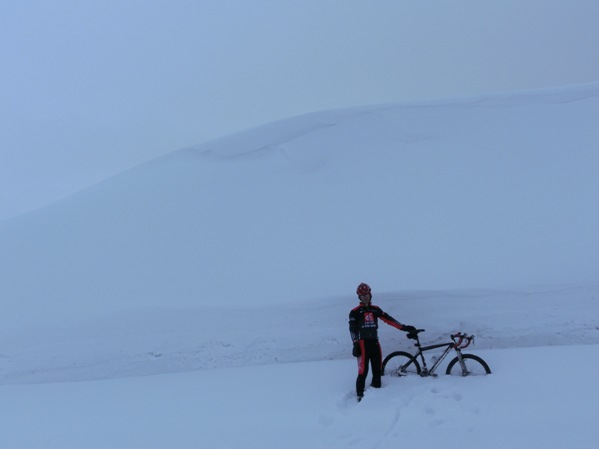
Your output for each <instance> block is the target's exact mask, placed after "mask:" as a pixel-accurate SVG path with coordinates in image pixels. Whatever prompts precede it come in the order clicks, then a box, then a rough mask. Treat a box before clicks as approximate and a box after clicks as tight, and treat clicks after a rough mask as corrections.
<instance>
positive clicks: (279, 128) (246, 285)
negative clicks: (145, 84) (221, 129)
mask: <svg viewBox="0 0 599 449" xmlns="http://www.w3.org/2000/svg"><path fill="white" fill-rule="evenodd" d="M597 117H599V85H597V84H593V85H585V86H575V87H570V88H563V89H554V90H543V91H538V92H522V93H506V94H495V95H488V96H483V97H475V98H461V99H449V100H445V101H439V102H434V103H419V104H397V105H393V104H391V105H384V106H376V107H375V106H373V107H366V108H361V109H352V110H342V111H328V112H321V113H317V114H312V115H308V116H302V117H296V118H291V119H288V120H283V121H280V122H276V123H272V124H269V125H265V126H263V127H260V128H257V129H253V130H249V131H247V132H241V133H238V134H236V135H233V136H230V137H227V138H224V139H221V140H218V141H214V142H208V143H205V144H202V145H199V146H197V147H195V148H190V149H185V150H181V151H176V152H174V153H172V154H170V155H168V156H167V157H164V158H160V159H156V160H154V161H152V162H150V163H148V164H145V165H143V166H140V167H138V168H136V169H134V170H131V171H128V172H125V173H122V174H120V175H118V176H115V177H114V178H111V179H109V180H108V181H106V182H103V183H101V184H98V185H96V186H94V187H92V188H89V189H86V190H84V191H82V192H80V193H78V194H76V195H74V196H72V197H69V198H68V199H66V200H63V201H61V202H59V203H56V204H54V205H52V206H50V207H47V208H45V209H42V210H39V211H37V212H34V213H30V214H27V215H24V216H21V217H19V218H17V219H13V220H10V221H6V222H3V223H1V224H0V248H1V250H2V258H1V259H0V272H1V273H2V282H0V298H2V305H3V314H2V318H1V319H0V320H1V324H2V326H3V327H6V326H13V325H14V326H17V327H22V326H24V325H28V324H30V323H34V322H48V321H52V320H54V321H64V320H68V319H69V318H80V317H81V316H82V315H86V314H87V315H88V316H94V315H96V314H98V313H104V312H113V311H119V310H123V309H130V308H134V307H138V306H166V307H199V306H203V305H205V304H207V303H210V304H214V303H216V304H219V305H237V304H273V303H281V302H285V303H288V302H294V301H295V302H297V301H303V300H305V299H308V298H318V297H328V296H331V295H333V296H335V295H346V294H351V292H352V291H353V289H354V287H355V284H356V282H359V281H361V280H367V281H368V282H371V283H372V284H373V285H374V286H376V287H377V289H378V290H379V291H381V292H384V291H397V290H401V289H421V288H424V289H431V288H433V289H435V288H454V287H465V288H470V287H485V288H486V287H497V286H499V287H504V286H511V285H522V284H530V283H532V284H534V283H546V282H556V283H560V282H571V281H588V280H592V279H596V276H597V267H599V252H598V251H596V248H597V247H599V233H597V232H596V230H597V229H599V209H598V208H597V207H596V204H595V203H596V199H597V193H598V192H599V176H597V175H598V173H599V153H598V152H597V151H596V147H597V142H599V127H597V126H596V118H597Z"/></svg>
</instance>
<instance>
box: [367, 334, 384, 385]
mask: <svg viewBox="0 0 599 449" xmlns="http://www.w3.org/2000/svg"><path fill="white" fill-rule="evenodd" d="M370 363H372V383H371V385H372V386H373V387H374V388H381V373H382V371H383V353H382V351H381V344H380V343H379V342H378V341H377V342H376V346H374V347H373V348H372V350H371V351H370Z"/></svg>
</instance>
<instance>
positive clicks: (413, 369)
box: [383, 329, 491, 377]
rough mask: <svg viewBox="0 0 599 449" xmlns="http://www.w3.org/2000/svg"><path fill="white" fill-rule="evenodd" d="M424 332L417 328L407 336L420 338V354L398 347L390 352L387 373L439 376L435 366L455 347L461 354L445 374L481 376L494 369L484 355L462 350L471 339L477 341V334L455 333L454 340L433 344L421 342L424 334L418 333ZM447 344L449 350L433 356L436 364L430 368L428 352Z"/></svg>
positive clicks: (458, 354) (385, 373)
mask: <svg viewBox="0 0 599 449" xmlns="http://www.w3.org/2000/svg"><path fill="white" fill-rule="evenodd" d="M421 332H424V329H416V330H415V331H414V332H410V333H409V334H408V335H407V337H408V338H411V339H413V340H415V341H416V343H415V344H414V346H416V348H418V351H417V352H416V354H414V355H412V354H410V353H408V352H404V351H396V352H393V353H391V354H389V355H388V356H387V357H385V360H383V375H388V376H395V377H401V376H408V375H410V374H414V375H416V374H417V375H419V376H422V377H427V376H436V375H437V374H435V370H436V369H437V368H438V367H439V365H440V364H441V362H442V361H443V360H444V359H445V357H447V355H448V354H449V353H450V352H451V350H452V349H453V350H454V351H455V352H456V353H457V356H456V357H455V358H454V359H452V360H451V361H450V362H449V365H447V370H446V371H445V374H450V375H453V376H477V375H486V374H491V369H490V368H489V365H487V362H485V361H484V360H483V359H481V358H480V357H478V356H476V355H473V354H462V349H466V348H467V347H468V346H470V343H472V342H473V341H474V336H473V335H467V334H463V333H461V332H458V333H457V334H452V335H451V340H452V341H451V342H447V343H440V344H436V345H431V346H422V345H421V344H420V338H419V337H418V334H419V333H421ZM443 347H445V351H443V353H442V354H441V355H440V356H439V357H437V358H436V359H433V366H431V367H430V368H428V367H427V365H426V360H425V358H424V354H423V353H424V352H425V351H430V350H432V349H438V348H443ZM418 359H420V360H421V361H422V367H421V366H420V362H419V361H418Z"/></svg>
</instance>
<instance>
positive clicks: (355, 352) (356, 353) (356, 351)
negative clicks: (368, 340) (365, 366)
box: [351, 341, 362, 357]
mask: <svg viewBox="0 0 599 449" xmlns="http://www.w3.org/2000/svg"><path fill="white" fill-rule="evenodd" d="M351 353H352V355H353V356H354V357H360V356H361V355H362V350H361V349H360V343H358V342H357V341H356V342H354V349H353V350H352V352H351Z"/></svg>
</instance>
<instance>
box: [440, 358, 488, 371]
mask: <svg viewBox="0 0 599 449" xmlns="http://www.w3.org/2000/svg"><path fill="white" fill-rule="evenodd" d="M462 360H463V361H464V369H465V370H464V369H462V366H461V365H460V362H459V359H458V357H456V358H454V359H453V360H452V361H451V362H449V365H447V371H446V372H445V374H450V375H452V376H486V375H487V374H491V369H490V368H489V365H487V362H485V361H484V360H483V359H481V358H480V357H479V356H477V355H473V354H462Z"/></svg>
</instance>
